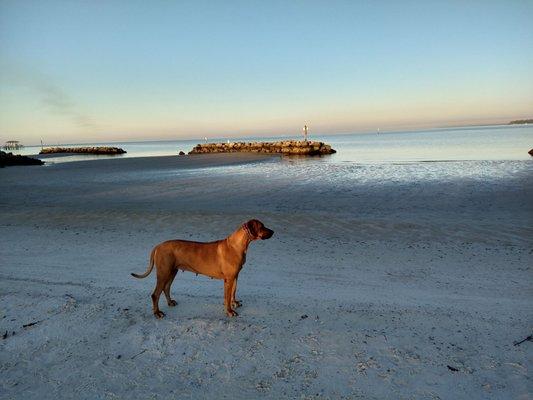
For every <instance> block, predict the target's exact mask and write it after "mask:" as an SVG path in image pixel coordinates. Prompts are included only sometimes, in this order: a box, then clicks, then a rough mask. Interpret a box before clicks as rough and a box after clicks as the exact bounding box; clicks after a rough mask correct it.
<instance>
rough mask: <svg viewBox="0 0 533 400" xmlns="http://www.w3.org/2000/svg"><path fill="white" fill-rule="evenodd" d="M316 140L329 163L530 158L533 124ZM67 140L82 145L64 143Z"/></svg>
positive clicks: (155, 147)
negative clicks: (326, 147)
mask: <svg viewBox="0 0 533 400" xmlns="http://www.w3.org/2000/svg"><path fill="white" fill-rule="evenodd" d="M279 139H298V137H296V136H292V137H291V136H286V137H275V138H254V137H247V138H242V137H241V138H219V139H209V141H210V142H211V141H213V142H214V141H227V140H230V141H254V140H261V141H266V140H279ZM310 139H311V140H320V141H324V142H327V143H329V144H331V145H332V147H333V148H334V149H336V150H337V154H335V155H332V156H327V157H323V158H322V159H321V162H329V163H346V162H352V163H363V164H373V163H398V162H401V163H409V162H430V161H467V160H529V159H530V158H531V156H530V155H529V154H528V151H529V150H530V149H531V148H533V125H521V126H483V127H479V126H476V127H463V128H446V129H432V130H426V131H405V132H382V133H377V132H373V133H359V134H343V135H327V136H315V135H311V136H310ZM201 141H202V140H201V139H199V140H166V141H145V142H107V143H87V144H83V146H102V145H109V146H118V147H121V148H123V149H124V150H126V151H127V154H124V155H121V156H113V157H152V156H168V155H176V154H177V153H178V152H179V151H180V150H181V151H185V152H188V151H190V150H191V149H192V148H193V146H194V145H196V144H197V143H199V142H201ZM62 145H63V146H82V145H69V144H62ZM39 150H40V148H39V147H38V146H28V147H25V148H24V149H23V150H21V151H19V152H18V153H19V154H26V155H29V154H37V153H38V152H39ZM107 157H108V156H88V155H82V156H80V155H76V156H63V157H53V158H48V159H47V162H49V163H57V162H67V161H78V160H88V159H98V158H107Z"/></svg>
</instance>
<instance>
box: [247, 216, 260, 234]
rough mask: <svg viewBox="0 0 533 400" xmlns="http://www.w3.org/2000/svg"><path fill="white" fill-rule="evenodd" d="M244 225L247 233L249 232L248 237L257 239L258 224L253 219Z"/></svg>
mask: <svg viewBox="0 0 533 400" xmlns="http://www.w3.org/2000/svg"><path fill="white" fill-rule="evenodd" d="M244 225H246V229H247V230H248V232H250V235H251V236H252V238H254V239H257V238H258V237H259V228H260V226H259V224H258V221H257V220H255V219H251V220H250V221H248V222H246V223H245V224H244Z"/></svg>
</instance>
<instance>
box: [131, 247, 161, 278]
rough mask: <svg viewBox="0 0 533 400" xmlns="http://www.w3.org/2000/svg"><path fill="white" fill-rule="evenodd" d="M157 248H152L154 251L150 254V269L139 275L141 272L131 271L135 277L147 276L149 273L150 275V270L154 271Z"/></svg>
mask: <svg viewBox="0 0 533 400" xmlns="http://www.w3.org/2000/svg"><path fill="white" fill-rule="evenodd" d="M155 249H156V247H154V249H153V250H152V253H151V254H150V265H148V269H147V270H146V272H145V273H144V274H142V275H139V274H134V273H133V272H132V273H131V276H134V277H135V278H139V279H141V278H146V277H147V276H148V275H150V272H152V270H153V269H154V254H155Z"/></svg>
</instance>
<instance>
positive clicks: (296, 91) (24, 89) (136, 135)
mask: <svg viewBox="0 0 533 400" xmlns="http://www.w3.org/2000/svg"><path fill="white" fill-rule="evenodd" d="M532 21H533V1H513V0H506V1H490V0H485V1H360V2H359V1H355V0H354V1H288V0H285V1H279V2H278V1H242V2H240V1H205V2H204V1H97V0H95V1H47V0H40V1H23V0H18V1H4V0H0V141H2V142H4V141H6V140H10V139H15V140H17V139H18V140H21V141H22V142H24V143H26V144H32V143H38V142H39V141H40V139H41V138H43V140H44V141H45V142H46V143H57V142H60V143H76V142H90V141H98V142H100V141H115V140H117V141H118V140H145V139H154V140H155V139H179V138H191V139H194V138H203V137H204V136H208V137H218V138H220V137H226V136H228V137H236V136H242V135H246V136H268V135H272V136H274V135H283V134H291V133H294V134H298V133H299V132H300V130H301V127H302V126H303V124H304V123H307V124H309V125H310V127H311V132H313V133H321V134H327V133H341V132H362V131H372V130H376V129H377V128H380V129H381V130H382V131H385V130H395V129H411V128H413V129H419V128H424V127H437V126H438V127H440V126H448V125H461V124H475V123H500V122H506V121H509V120H511V119H519V118H532V117H533V22H532Z"/></svg>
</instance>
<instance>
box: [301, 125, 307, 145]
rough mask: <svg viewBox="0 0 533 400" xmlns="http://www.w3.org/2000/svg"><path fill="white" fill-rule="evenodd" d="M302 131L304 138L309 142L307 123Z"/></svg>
mask: <svg viewBox="0 0 533 400" xmlns="http://www.w3.org/2000/svg"><path fill="white" fill-rule="evenodd" d="M302 131H303V133H304V140H305V141H306V142H307V125H304V127H303V129H302Z"/></svg>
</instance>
